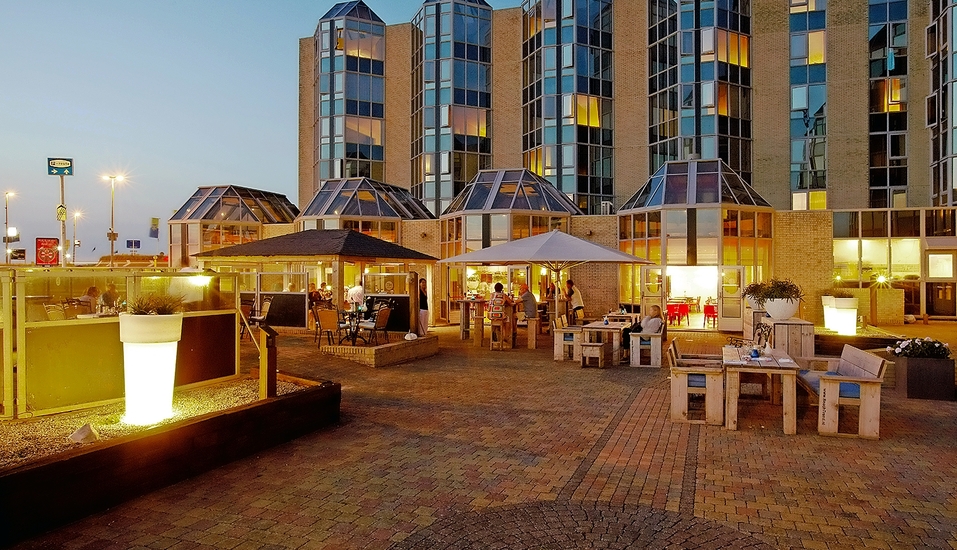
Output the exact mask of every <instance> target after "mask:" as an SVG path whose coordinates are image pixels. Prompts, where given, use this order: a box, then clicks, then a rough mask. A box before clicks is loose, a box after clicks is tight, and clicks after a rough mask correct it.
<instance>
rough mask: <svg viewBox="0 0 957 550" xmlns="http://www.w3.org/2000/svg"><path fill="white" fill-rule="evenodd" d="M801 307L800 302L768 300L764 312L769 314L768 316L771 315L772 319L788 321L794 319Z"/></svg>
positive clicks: (779, 299)
mask: <svg viewBox="0 0 957 550" xmlns="http://www.w3.org/2000/svg"><path fill="white" fill-rule="evenodd" d="M800 305H801V301H800V300H787V299H783V298H776V299H773V300H766V301H765V302H764V310H765V311H767V312H768V315H770V316H771V318H772V319H778V320H786V319H790V318H791V317H794V314H795V313H797V310H798V307H799V306H800Z"/></svg>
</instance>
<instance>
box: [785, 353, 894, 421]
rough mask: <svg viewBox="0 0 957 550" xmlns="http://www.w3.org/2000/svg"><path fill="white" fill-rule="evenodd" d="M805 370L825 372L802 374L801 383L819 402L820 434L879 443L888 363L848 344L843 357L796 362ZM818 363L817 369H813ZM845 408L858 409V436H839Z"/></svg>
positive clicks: (801, 372) (814, 358) (807, 371)
mask: <svg viewBox="0 0 957 550" xmlns="http://www.w3.org/2000/svg"><path fill="white" fill-rule="evenodd" d="M795 360H796V361H797V362H798V363H799V364H801V365H802V366H805V364H806V362H807V364H808V366H822V365H823V366H824V367H825V369H824V370H811V369H807V370H801V371H800V372H798V377H797V379H798V383H799V384H800V385H801V387H803V388H804V389H805V390H807V392H808V393H809V394H810V395H811V397H812V399H813V398H817V400H818V413H817V432H818V433H819V434H821V435H844V436H858V437H864V438H868V439H877V438H878V437H879V436H880V428H881V382H882V381H883V380H884V369H885V368H886V366H887V361H885V360H884V359H883V358H881V357H878V356H877V355H874V354H873V353H869V352H866V351H864V350H860V349H857V348H855V347H853V346H851V345H848V344H845V345H844V350H843V351H842V352H841V357H840V358H839V359H837V358H827V359H825V358H820V357H811V358H801V357H798V358H795ZM812 363H817V365H811V364H812ZM841 405H849V406H856V407H858V427H857V433H856V434H846V433H839V432H838V415H839V412H840V407H841Z"/></svg>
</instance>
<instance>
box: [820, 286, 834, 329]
mask: <svg viewBox="0 0 957 550" xmlns="http://www.w3.org/2000/svg"><path fill="white" fill-rule="evenodd" d="M821 305H822V306H824V328H826V329H829V330H837V329H835V328H834V319H833V314H834V296H830V295H824V296H821Z"/></svg>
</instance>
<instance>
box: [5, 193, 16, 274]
mask: <svg viewBox="0 0 957 550" xmlns="http://www.w3.org/2000/svg"><path fill="white" fill-rule="evenodd" d="M14 194H15V193H14V192H13V191H7V192H6V193H4V194H3V215H4V221H3V251H4V254H5V256H4V258H5V261H4V263H6V264H9V263H10V197H12V196H14Z"/></svg>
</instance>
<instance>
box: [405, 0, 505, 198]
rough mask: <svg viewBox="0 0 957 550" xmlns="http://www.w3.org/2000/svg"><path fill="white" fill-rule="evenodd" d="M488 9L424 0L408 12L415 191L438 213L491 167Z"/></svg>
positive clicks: (474, 2)
mask: <svg viewBox="0 0 957 550" xmlns="http://www.w3.org/2000/svg"><path fill="white" fill-rule="evenodd" d="M491 67H492V8H491V6H489V5H488V4H487V3H486V2H485V0H427V1H426V2H425V3H423V4H422V7H421V8H419V11H418V12H417V13H416V14H415V17H414V18H413V19H412V194H413V195H414V196H415V197H417V198H419V199H420V200H421V201H422V202H423V203H424V204H425V205H426V207H427V208H428V209H429V210H431V211H432V212H434V213H436V214H438V213H440V212H442V211H443V210H445V209H446V208H447V207H448V205H449V203H450V202H451V201H452V198H453V197H454V196H456V195H457V194H458V193H459V192H460V191H461V190H462V188H464V187H465V184H466V183H467V182H468V181H469V180H471V179H472V177H474V176H475V174H476V173H477V172H478V171H479V170H482V169H486V168H489V167H491V166H492V140H491V136H489V132H488V130H489V127H490V126H491V122H492V75H491Z"/></svg>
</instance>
